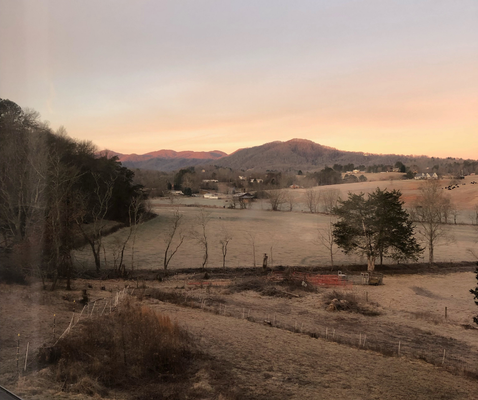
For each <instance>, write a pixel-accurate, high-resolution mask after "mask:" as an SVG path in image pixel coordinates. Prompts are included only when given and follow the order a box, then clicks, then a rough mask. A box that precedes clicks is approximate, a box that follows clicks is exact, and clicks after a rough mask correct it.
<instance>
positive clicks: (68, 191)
mask: <svg viewBox="0 0 478 400" xmlns="http://www.w3.org/2000/svg"><path fill="white" fill-rule="evenodd" d="M60 132H62V133H63V130H62V131H60ZM61 157H62V156H61V154H59V153H58V151H56V149H53V150H52V151H51V152H50V154H49V155H48V182H49V185H48V186H49V188H48V208H47V213H46V218H45V232H44V243H45V245H44V246H45V249H44V255H45V256H46V257H47V259H45V260H44V263H43V268H42V270H43V271H42V272H43V273H45V274H47V275H51V276H53V284H52V289H54V288H55V286H56V283H57V279H58V275H59V274H63V275H64V276H65V277H66V289H67V290H71V274H72V269H73V264H72V260H71V251H72V249H73V246H74V244H73V241H74V229H73V227H74V224H75V220H76V217H77V215H78V211H77V210H78V208H77V207H76V206H77V205H76V204H75V203H76V201H75V197H76V196H75V194H74V193H73V185H74V184H75V183H76V182H77V180H78V179H79V177H80V176H81V174H80V171H79V169H78V168H77V167H74V166H71V165H68V164H67V163H65V162H62V160H61ZM80 212H81V211H80Z"/></svg>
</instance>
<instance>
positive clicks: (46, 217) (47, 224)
mask: <svg viewBox="0 0 478 400" xmlns="http://www.w3.org/2000/svg"><path fill="white" fill-rule="evenodd" d="M133 177H134V174H133V172H132V171H130V170H128V169H127V168H125V167H123V166H122V165H121V163H119V162H118V161H117V159H116V158H115V157H113V158H108V157H107V156H106V155H103V156H98V155H97V154H96V148H95V146H94V145H93V144H92V143H91V142H79V141H76V140H73V139H71V138H70V137H68V136H67V134H66V131H65V129H64V128H60V129H58V131H57V132H53V131H52V130H51V129H50V128H49V127H48V125H47V124H46V123H44V122H42V121H41V120H40V116H39V114H38V113H37V112H35V111H32V110H23V109H22V108H21V107H20V106H18V105H17V104H15V103H14V102H12V101H9V100H3V99H0V235H1V236H0V237H1V241H0V263H1V273H2V276H4V277H5V276H11V277H17V278H21V277H22V276H25V275H26V274H40V275H41V277H42V278H43V279H46V278H51V279H53V286H55V284H56V282H57V279H58V278H60V277H65V278H66V279H67V287H68V288H69V286H70V278H71V276H72V271H73V263H72V259H71V251H72V250H73V249H74V248H75V247H77V246H79V245H81V244H89V246H90V248H91V250H92V252H93V254H94V258H95V263H96V268H97V269H98V270H99V269H100V266H101V261H100V250H101V238H102V237H103V235H104V234H105V230H106V229H107V225H108V224H107V221H109V220H114V221H118V222H122V223H125V224H128V225H131V226H132V225H134V224H136V223H137V222H138V221H139V219H140V217H141V216H142V215H143V214H144V211H145V209H144V204H143V202H142V201H141V199H142V192H141V188H140V186H138V185H134V184H133ZM123 251H124V249H123Z"/></svg>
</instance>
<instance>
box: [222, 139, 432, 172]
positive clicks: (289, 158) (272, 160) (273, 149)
mask: <svg viewBox="0 0 478 400" xmlns="http://www.w3.org/2000/svg"><path fill="white" fill-rule="evenodd" d="M427 158H428V157H424V156H419V157H414V156H403V155H396V154H386V155H382V154H368V153H362V152H352V151H342V150H337V149H335V148H332V147H327V146H322V145H320V144H317V143H314V142H312V141H310V140H305V139H292V140H289V141H287V142H271V143H266V144H263V145H261V146H256V147H251V148H247V149H241V150H238V151H236V152H234V153H232V154H231V155H229V156H227V157H224V158H222V159H220V160H218V161H217V162H216V164H217V165H220V166H223V167H229V168H233V169H244V170H249V169H253V170H257V171H260V170H279V171H288V170H298V169H301V170H304V171H312V170H317V169H321V168H323V167H324V166H326V165H328V166H332V165H333V164H343V165H345V164H349V163H353V164H355V165H361V164H363V165H365V166H368V165H373V164H392V165H393V164H395V163H396V162H397V161H398V160H400V161H402V162H403V163H406V164H410V163H415V162H419V161H420V160H424V159H427Z"/></svg>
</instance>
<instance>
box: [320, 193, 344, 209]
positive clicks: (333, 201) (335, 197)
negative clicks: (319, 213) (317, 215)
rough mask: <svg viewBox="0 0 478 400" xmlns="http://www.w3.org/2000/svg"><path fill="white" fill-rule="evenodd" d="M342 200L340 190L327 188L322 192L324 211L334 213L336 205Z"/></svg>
mask: <svg viewBox="0 0 478 400" xmlns="http://www.w3.org/2000/svg"><path fill="white" fill-rule="evenodd" d="M339 200H340V190H338V189H327V190H324V191H323V192H322V204H323V205H324V212H325V213H327V214H330V213H332V210H333V209H334V207H337V204H338V201H339Z"/></svg>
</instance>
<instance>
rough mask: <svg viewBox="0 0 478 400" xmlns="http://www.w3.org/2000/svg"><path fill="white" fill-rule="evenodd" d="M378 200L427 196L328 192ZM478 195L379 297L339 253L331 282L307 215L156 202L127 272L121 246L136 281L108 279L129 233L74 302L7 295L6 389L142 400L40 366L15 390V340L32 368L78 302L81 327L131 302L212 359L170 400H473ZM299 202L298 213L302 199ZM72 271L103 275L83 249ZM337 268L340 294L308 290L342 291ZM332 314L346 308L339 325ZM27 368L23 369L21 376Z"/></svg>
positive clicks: (74, 294) (407, 187)
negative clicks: (172, 238)
mask: <svg viewBox="0 0 478 400" xmlns="http://www.w3.org/2000/svg"><path fill="white" fill-rule="evenodd" d="M377 186H380V187H383V188H385V187H387V188H389V189H394V188H397V189H400V190H401V191H402V192H403V194H404V199H405V201H406V204H405V205H406V206H407V205H409V204H410V202H411V201H412V200H413V198H414V196H416V194H417V189H418V183H417V182H402V181H390V180H386V181H382V182H366V183H361V184H351V185H340V186H336V187H334V189H338V190H340V191H341V192H342V196H343V197H344V195H345V194H346V193H347V191H352V190H353V191H354V192H360V191H369V190H374V189H375V188H376V187H377ZM323 189H324V188H319V189H316V190H323ZM327 189H330V187H329V188H327ZM462 189H464V190H462ZM477 192H478V187H477V186H475V185H465V186H464V187H460V188H459V189H455V191H451V195H452V196H454V200H455V202H456V203H457V205H458V207H459V209H460V212H461V220H459V221H458V224H456V225H455V224H448V225H447V226H446V228H447V231H448V232H449V235H448V239H447V241H444V242H442V243H441V244H439V245H438V246H437V247H436V251H435V257H436V261H438V262H439V264H437V265H433V266H428V264H426V261H427V258H426V253H425V254H424V256H423V257H422V259H421V260H419V262H418V263H407V264H403V265H393V264H390V262H388V261H386V264H387V265H385V266H384V267H383V268H380V267H378V269H379V270H380V271H381V272H383V273H384V284H383V285H380V286H365V285H360V284H352V282H355V283H358V282H360V270H363V269H364V267H365V266H364V265H363V264H364V260H361V259H360V257H357V256H345V255H344V254H342V253H341V252H337V253H336V254H335V256H334V264H335V266H334V268H331V266H330V257H329V254H328V252H327V249H326V248H325V247H324V246H323V244H321V242H320V241H319V239H318V238H319V231H320V230H322V232H324V229H325V228H326V227H327V226H328V224H329V223H330V216H329V215H326V214H325V213H315V214H311V213H309V212H306V210H305V205H304V204H300V201H297V202H296V203H297V204H295V205H294V207H295V208H294V210H293V211H292V212H289V211H278V212H274V211H270V210H269V208H270V206H269V204H268V203H267V202H266V201H265V200H263V201H257V202H254V203H253V204H252V206H251V207H249V208H247V209H229V208H228V202H226V201H225V199H219V200H206V199H200V198H189V199H185V198H181V199H180V200H175V202H174V203H171V202H170V200H168V199H154V200H152V202H151V204H152V208H153V210H154V211H155V212H156V213H157V214H158V216H157V217H156V218H154V219H152V220H149V221H147V222H144V223H143V224H141V225H140V226H139V227H138V231H137V235H136V238H135V252H134V257H133V259H132V258H131V255H132V253H131V250H132V247H131V242H128V244H127V247H126V250H125V258H124V262H125V266H126V269H127V271H128V272H129V277H128V278H127V279H115V278H112V277H111V275H112V274H111V268H112V266H113V263H114V261H115V256H114V254H115V252H116V254H117V249H118V246H119V245H121V243H124V238H125V237H126V235H127V230H126V229H123V230H119V231H117V232H115V233H113V234H111V235H109V236H107V237H105V238H104V245H105V248H104V251H103V253H102V254H103V255H102V262H103V266H102V268H103V270H102V272H101V273H100V275H99V276H98V277H97V278H92V279H80V278H77V279H75V280H74V281H73V282H72V289H73V290H72V291H66V290H64V289H63V288H60V289H57V290H55V291H53V292H50V291H45V290H42V288H41V284H40V283H39V282H34V281H33V282H31V283H30V286H28V287H26V286H18V285H14V284H12V285H5V284H0V290H1V291H2V299H3V301H2V303H1V304H0V320H1V321H2V329H1V330H0V346H1V348H2V352H1V353H0V365H1V368H0V379H1V382H2V384H3V385H4V386H6V387H8V388H10V389H12V390H14V391H15V392H17V393H19V394H20V395H23V396H24V397H25V398H29V399H33V400H36V399H38V400H39V399H44V398H51V397H53V396H55V398H60V399H62V398H63V399H69V398H77V399H89V398H91V397H94V396H97V397H98V396H100V395H101V397H102V398H110V399H112V398H117V399H138V398H140V397H137V396H139V395H137V396H136V397H135V395H134V393H130V392H128V391H127V390H107V389H105V388H102V387H101V385H99V384H98V383H97V382H96V383H95V382H91V381H80V382H83V383H82V384H81V385H80V384H79V383H78V384H69V385H68V384H66V383H64V382H59V381H58V379H57V377H56V376H57V375H56V374H57V373H56V372H55V371H56V370H55V368H53V367H50V368H45V369H40V370H38V369H34V368H33V367H31V369H29V370H27V373H25V374H21V375H22V376H21V377H20V378H18V374H17V371H18V369H17V367H16V352H17V345H18V340H19V339H18V338H21V339H20V346H19V347H20V349H21V350H20V351H21V353H23V352H24V351H25V343H26V342H28V343H29V344H30V349H31V352H32V354H35V352H36V351H37V350H38V349H39V348H40V347H41V346H42V345H43V344H45V343H46V344H50V345H51V344H52V342H53V339H54V335H56V336H58V335H59V334H60V333H61V332H63V331H64V330H65V329H66V328H67V327H68V326H69V323H70V322H71V318H72V311H76V314H75V315H76V318H78V314H79V312H80V309H81V307H82V306H79V305H78V301H79V299H81V297H82V291H83V290H86V291H87V293H88V296H89V298H90V300H91V301H92V302H91V303H90V304H91V305H89V306H88V308H87V315H88V318H90V319H94V318H98V319H99V321H100V323H101V318H104V317H102V315H103V313H106V314H109V313H110V312H112V313H115V308H114V307H113V308H112V309H111V305H112V304H114V300H115V298H116V297H115V296H116V294H117V293H118V292H120V291H122V292H123V293H127V297H128V298H130V299H132V301H135V302H138V303H139V304H140V305H141V306H142V307H147V308H149V309H152V310H154V311H155V312H158V313H161V314H163V315H166V316H169V317H170V318H171V319H172V320H173V321H176V322H177V323H178V324H179V325H180V326H181V327H183V328H184V329H186V330H187V331H188V332H189V333H190V335H191V337H192V338H193V341H194V343H195V346H196V347H197V351H199V352H200V353H201V354H203V356H201V357H202V358H201V357H200V358H198V359H197V360H195V361H194V366H193V367H192V369H191V371H192V372H191V373H192V375H190V376H189V378H188V379H187V380H186V381H184V382H182V383H181V385H182V386H181V387H180V389H177V391H176V392H175V393H174V394H171V396H172V397H170V398H185V397H184V396H186V395H187V396H188V397H189V398H197V399H199V398H201V399H224V400H229V399H231V400H232V399H242V398H250V399H316V398H338V399H356V398H371V399H372V398H376V399H410V398H416V399H429V398H441V399H471V398H474V397H475V394H476V392H477V390H478V380H477V376H478V369H477V368H476V354H477V351H478V333H477V332H478V330H477V329H476V328H475V327H474V325H473V322H472V318H473V316H474V315H476V314H477V307H476V306H475V304H474V302H473V297H472V295H470V293H469V289H471V288H472V287H474V285H475V284H476V280H475V275H474V273H473V270H474V261H476V260H475V259H474V258H473V256H472V254H471V252H470V251H469V249H473V248H474V247H475V246H476V239H477V236H478V235H477V232H476V229H475V228H476V227H475V226H473V225H471V224H470V223H469V222H470V219H469V215H471V213H472V211H473V206H474V202H475V201H476V193H477ZM293 193H294V195H295V196H297V198H298V199H299V198H301V196H303V195H304V193H305V191H304V190H302V189H298V190H294V191H293ZM199 206H203V208H202V212H203V213H204V212H205V213H206V216H207V219H208V222H207V241H208V245H209V260H208V264H207V275H205V271H202V270H200V267H201V263H202V260H203V249H204V247H203V243H201V242H200V240H199V239H198V238H199V236H198V228H199V227H200V222H199V220H198V217H199V216H200V213H201V208H200V207H199ZM177 211H178V212H179V213H180V214H181V215H182V219H181V232H182V234H184V235H185V242H184V244H183V246H182V247H180V249H179V250H178V252H177V254H176V255H175V256H174V257H173V258H172V261H171V263H170V265H169V268H168V271H164V270H163V257H164V249H165V245H166V241H165V238H166V237H167V233H168V229H169V228H168V227H170V226H171V224H170V222H171V221H172V219H173V218H174V214H175V212H177ZM225 232H226V233H227V235H229V236H230V238H231V239H230V242H229V244H228V251H227V257H226V268H222V262H223V258H222V252H221V243H220V241H221V240H222V239H223V238H224V235H225ZM176 243H177V242H176ZM263 253H267V254H268V256H269V268H268V269H267V270H263V269H262V267H261V265H262V256H263ZM254 255H255V257H254ZM74 258H75V265H76V268H77V273H78V276H86V275H88V274H91V273H90V271H91V270H93V269H94V263H93V260H92V258H91V254H90V251H89V249H88V248H86V247H85V248H83V249H80V250H78V251H76V252H75V254H74ZM254 260H255V264H256V266H255V267H254ZM132 263H133V267H134V270H133V268H132ZM357 264H359V265H357ZM338 269H340V270H341V271H342V272H344V273H345V275H346V278H345V279H346V281H344V282H347V284H345V286H337V287H335V286H332V287H324V286H318V287H317V286H315V285H314V284H312V283H311V282H313V279H312V278H313V276H317V275H318V274H330V275H333V276H334V277H335V278H337V270H338ZM294 276H300V279H294V278H293V277H294ZM307 276H309V277H307ZM277 277H278V278H277ZM276 278H277V279H276ZM125 288H126V289H125ZM341 299H343V300H341ZM74 300H76V303H75V302H74ZM341 301H342V303H341ZM93 304H95V305H96V304H98V306H97V307H94V306H93ZM337 304H338V305H341V304H346V305H351V306H350V307H349V308H348V311H347V310H342V311H341V310H340V308H337V307H335V305H337ZM108 305H109V306H108ZM331 305H334V306H333V307H331ZM345 309H347V307H345ZM110 310H111V311H110ZM445 310H446V311H445ZM53 316H54V317H53ZM53 318H54V319H53ZM53 321H55V322H53ZM53 324H55V325H53ZM80 325H81V324H80ZM53 329H55V331H54V330H53ZM55 332H56V333H55ZM19 333H20V336H18V334H19ZM32 357H33V356H32ZM23 361H24V357H23V356H20V364H21V363H22V362H23ZM31 363H32V362H30V364H31ZM30 364H29V365H30ZM65 382H66V381H65ZM85 382H86V383H85ZM88 382H90V383H88ZM164 385H166V383H165V381H163V380H162V379H159V380H158V386H157V388H153V389H151V390H155V391H156V392H158V393H163V392H162V391H163V390H166V389H165V388H166V387H167V386H164ZM148 390H149V389H148ZM178 390H179V392H178ZM166 392H167V391H166ZM166 392H164V393H166ZM148 393H150V392H148ZM168 393H169V392H168ZM145 398H146V397H145ZM151 398H156V397H151ZM160 398H161V397H160Z"/></svg>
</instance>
